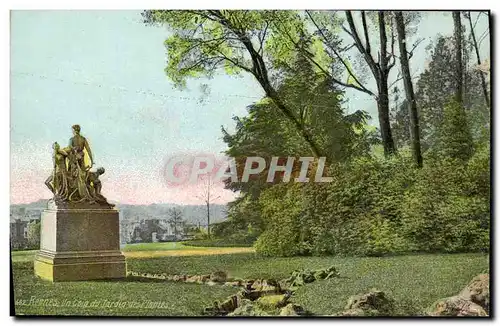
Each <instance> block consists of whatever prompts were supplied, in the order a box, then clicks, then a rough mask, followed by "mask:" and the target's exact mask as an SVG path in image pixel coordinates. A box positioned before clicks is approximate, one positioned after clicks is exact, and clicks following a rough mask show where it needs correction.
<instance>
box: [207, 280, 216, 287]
mask: <svg viewBox="0 0 500 326" xmlns="http://www.w3.org/2000/svg"><path fill="white" fill-rule="evenodd" d="M205 284H206V285H208V286H214V285H217V283H215V282H214V281H210V280H209V281H207V282H205Z"/></svg>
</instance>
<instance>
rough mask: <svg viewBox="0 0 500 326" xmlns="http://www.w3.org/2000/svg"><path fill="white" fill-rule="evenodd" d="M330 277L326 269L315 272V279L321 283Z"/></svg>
mask: <svg viewBox="0 0 500 326" xmlns="http://www.w3.org/2000/svg"><path fill="white" fill-rule="evenodd" d="M327 276H328V273H327V271H326V270H324V269H320V270H317V271H315V272H314V278H315V279H316V280H317V281H319V280H324V279H325V278H326V277H327Z"/></svg>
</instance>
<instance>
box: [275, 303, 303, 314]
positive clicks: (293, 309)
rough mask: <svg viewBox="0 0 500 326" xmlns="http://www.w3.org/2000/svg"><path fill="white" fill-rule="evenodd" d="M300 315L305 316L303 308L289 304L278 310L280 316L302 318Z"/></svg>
mask: <svg viewBox="0 0 500 326" xmlns="http://www.w3.org/2000/svg"><path fill="white" fill-rule="evenodd" d="M302 315H305V310H304V308H302V306H300V305H298V304H295V303H289V304H287V305H286V306H285V307H283V308H281V310H280V316H302Z"/></svg>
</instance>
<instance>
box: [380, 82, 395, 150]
mask: <svg viewBox="0 0 500 326" xmlns="http://www.w3.org/2000/svg"><path fill="white" fill-rule="evenodd" d="M377 84H378V98H377V108H378V121H379V124H380V133H381V136H382V143H383V145H384V155H385V156H390V155H392V154H394V153H395V152H396V148H395V146H394V140H393V139H392V132H391V125H390V120H389V88H388V86H387V76H386V75H385V74H383V73H382V74H381V76H380V77H379V79H378V80H377Z"/></svg>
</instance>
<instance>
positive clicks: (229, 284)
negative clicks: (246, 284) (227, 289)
mask: <svg viewBox="0 0 500 326" xmlns="http://www.w3.org/2000/svg"><path fill="white" fill-rule="evenodd" d="M223 286H232V287H240V286H241V281H230V282H225V283H224V284H223Z"/></svg>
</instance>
